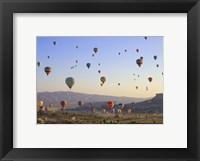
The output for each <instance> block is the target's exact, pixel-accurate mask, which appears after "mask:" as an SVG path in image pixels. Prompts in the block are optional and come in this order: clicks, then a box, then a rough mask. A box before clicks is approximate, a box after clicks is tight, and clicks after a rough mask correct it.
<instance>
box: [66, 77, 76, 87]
mask: <svg viewBox="0 0 200 161" xmlns="http://www.w3.org/2000/svg"><path fill="white" fill-rule="evenodd" d="M65 83H66V84H67V86H68V87H69V88H70V89H71V88H72V86H73V85H74V84H75V79H74V78H73V77H68V78H66V79H65Z"/></svg>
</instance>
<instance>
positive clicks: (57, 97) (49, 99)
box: [37, 91, 151, 108]
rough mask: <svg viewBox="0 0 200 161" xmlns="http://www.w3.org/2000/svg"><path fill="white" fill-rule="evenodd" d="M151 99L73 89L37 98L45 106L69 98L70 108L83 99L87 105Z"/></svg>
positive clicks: (76, 105) (40, 94)
mask: <svg viewBox="0 0 200 161" xmlns="http://www.w3.org/2000/svg"><path fill="white" fill-rule="evenodd" d="M149 99H151V98H134V97H117V96H106V95H97V94H84V93H77V92H71V91H66V92H63V91H58V92H38V93H37V100H42V101H43V102H44V106H49V105H50V104H53V105H54V106H60V101H62V100H67V103H68V105H67V107H68V108H76V107H78V101H82V102H83V103H84V104H85V105H87V104H89V103H90V102H95V104H96V103H97V104H98V105H100V104H101V103H105V102H106V101H114V102H116V103H123V104H128V103H131V102H142V101H145V100H149Z"/></svg>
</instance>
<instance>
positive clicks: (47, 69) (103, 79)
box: [37, 37, 163, 90]
mask: <svg viewBox="0 0 200 161" xmlns="http://www.w3.org/2000/svg"><path fill="white" fill-rule="evenodd" d="M144 39H145V40H147V37H144ZM56 44H57V42H56V41H53V45H54V46H56ZM76 48H77V49H78V46H76ZM98 51H99V49H98V48H97V47H94V48H93V52H94V54H97V53H98ZM124 51H125V52H127V50H126V49H125V50H124ZM136 52H137V53H139V52H140V49H139V48H137V49H136ZM94 54H93V56H94ZM118 54H119V55H120V54H121V53H120V52H119V53H118ZM49 58H50V56H48V59H49ZM157 58H158V57H157V55H154V56H153V59H154V60H157ZM76 63H78V60H76ZM143 63H144V59H143V56H140V58H139V59H136V64H137V65H138V66H139V67H142V65H143ZM98 65H99V66H100V63H98ZM37 66H38V67H40V66H41V62H39V61H38V62H37ZM75 67H77V65H75ZM86 67H87V68H88V69H90V68H91V63H89V62H88V63H86ZM156 67H157V68H158V67H159V64H156ZM71 69H74V66H72V67H71ZM44 71H45V73H46V75H47V76H48V75H49V74H50V73H51V72H52V68H51V67H49V66H46V67H45V68H44ZM98 73H99V74H100V73H101V70H98ZM134 75H135V74H134ZM162 75H163V73H162ZM138 77H139V75H138ZM135 80H136V79H134V81H135ZM152 80H153V78H152V77H148V81H149V82H152ZM100 81H101V82H100V85H101V86H103V85H104V83H105V82H106V77H105V76H102V77H100ZM65 83H66V85H67V86H68V87H69V88H70V90H71V88H72V87H73V86H74V84H75V79H74V78H73V77H67V78H66V79H65ZM118 86H120V83H118ZM136 89H138V86H136ZM146 90H148V87H147V88H146Z"/></svg>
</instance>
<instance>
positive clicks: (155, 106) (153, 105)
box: [124, 93, 163, 113]
mask: <svg viewBox="0 0 200 161" xmlns="http://www.w3.org/2000/svg"><path fill="white" fill-rule="evenodd" d="M128 108H131V109H133V111H135V112H143V113H154V112H159V113H163V94H162V93H159V94H156V96H155V97H154V98H152V99H150V100H146V101H143V102H139V103H136V104H134V105H133V104H125V106H124V109H128Z"/></svg>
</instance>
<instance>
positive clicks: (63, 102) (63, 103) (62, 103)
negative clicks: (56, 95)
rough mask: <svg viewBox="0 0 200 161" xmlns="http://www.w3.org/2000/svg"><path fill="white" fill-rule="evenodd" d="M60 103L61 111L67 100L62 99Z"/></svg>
mask: <svg viewBox="0 0 200 161" xmlns="http://www.w3.org/2000/svg"><path fill="white" fill-rule="evenodd" d="M60 104H61V110H62V112H63V111H64V109H65V107H66V106H67V101H65V100H62V101H61V102H60Z"/></svg>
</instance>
